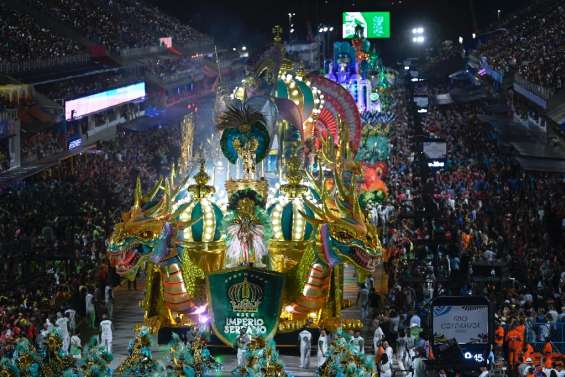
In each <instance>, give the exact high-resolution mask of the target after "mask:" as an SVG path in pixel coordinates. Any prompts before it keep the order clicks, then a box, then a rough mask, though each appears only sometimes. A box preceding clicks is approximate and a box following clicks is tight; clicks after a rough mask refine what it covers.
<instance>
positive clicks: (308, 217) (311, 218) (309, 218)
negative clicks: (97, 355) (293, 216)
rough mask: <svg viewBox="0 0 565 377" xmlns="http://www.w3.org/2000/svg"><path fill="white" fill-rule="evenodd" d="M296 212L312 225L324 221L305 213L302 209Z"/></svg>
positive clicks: (323, 222)
mask: <svg viewBox="0 0 565 377" xmlns="http://www.w3.org/2000/svg"><path fill="white" fill-rule="evenodd" d="M298 213H300V215H301V216H302V217H303V218H304V219H305V220H306V221H308V222H309V223H310V224H312V225H322V224H325V223H326V222H325V221H322V220H318V219H316V218H315V217H312V216H309V215H307V214H306V213H305V212H304V211H302V210H298Z"/></svg>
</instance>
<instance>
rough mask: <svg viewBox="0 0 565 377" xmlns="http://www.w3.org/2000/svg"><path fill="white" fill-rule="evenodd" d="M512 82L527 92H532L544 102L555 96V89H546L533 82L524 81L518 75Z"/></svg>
mask: <svg viewBox="0 0 565 377" xmlns="http://www.w3.org/2000/svg"><path fill="white" fill-rule="evenodd" d="M514 81H515V82H516V84H518V85H520V86H521V87H523V88H524V89H526V90H528V91H529V92H532V93H533V94H535V95H537V96H539V97H542V98H543V99H546V100H549V99H550V98H551V97H552V96H553V95H554V94H555V89H553V88H547V87H545V86H543V85H539V84H534V83H533V82H531V81H528V80H526V79H525V78H523V77H522V76H520V75H518V74H516V75H515V76H514Z"/></svg>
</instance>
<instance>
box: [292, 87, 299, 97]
mask: <svg viewBox="0 0 565 377" xmlns="http://www.w3.org/2000/svg"><path fill="white" fill-rule="evenodd" d="M292 95H293V96H295V97H296V96H297V95H298V90H296V89H294V90H293V91H292Z"/></svg>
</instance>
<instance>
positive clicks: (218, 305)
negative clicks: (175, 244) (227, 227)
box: [208, 267, 284, 346]
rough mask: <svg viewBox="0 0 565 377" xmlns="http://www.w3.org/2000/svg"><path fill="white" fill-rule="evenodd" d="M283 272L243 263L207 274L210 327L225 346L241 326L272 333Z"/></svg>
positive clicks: (276, 323)
mask: <svg viewBox="0 0 565 377" xmlns="http://www.w3.org/2000/svg"><path fill="white" fill-rule="evenodd" d="M283 286H284V275H283V274H280V273H278V272H274V271H265V270H261V269H256V268H250V267H243V268H236V269H230V270H226V271H221V272H214V273H211V274H210V275H208V302H209V303H210V309H211V320H212V328H213V329H214V332H215V333H216V335H217V336H218V338H220V339H221V340H222V342H224V343H225V344H226V345H228V346H233V344H234V342H235V339H236V338H237V336H238V335H239V334H240V331H241V330H242V329H246V330H247V332H248V333H250V334H253V335H259V336H262V337H266V338H270V337H272V336H273V335H274V334H275V332H276V330H277V327H278V324H279V315H280V312H281V305H282V301H281V299H282V291H283Z"/></svg>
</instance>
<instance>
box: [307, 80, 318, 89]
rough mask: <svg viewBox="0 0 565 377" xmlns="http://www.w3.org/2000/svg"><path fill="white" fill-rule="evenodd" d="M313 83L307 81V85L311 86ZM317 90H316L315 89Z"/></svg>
mask: <svg viewBox="0 0 565 377" xmlns="http://www.w3.org/2000/svg"><path fill="white" fill-rule="evenodd" d="M311 84H312V83H311V82H310V81H306V85H308V86H310V85H311ZM314 89H316V88H314Z"/></svg>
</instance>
